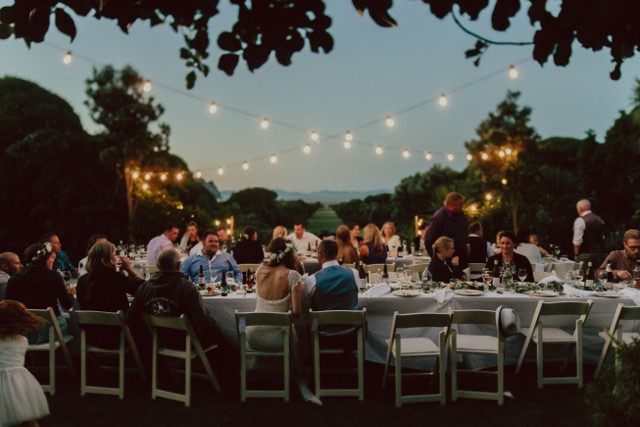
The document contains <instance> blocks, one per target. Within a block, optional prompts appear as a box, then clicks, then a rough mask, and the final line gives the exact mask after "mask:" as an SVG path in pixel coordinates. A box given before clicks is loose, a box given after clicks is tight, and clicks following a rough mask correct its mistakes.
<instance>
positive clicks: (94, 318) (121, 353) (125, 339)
mask: <svg viewBox="0 0 640 427" xmlns="http://www.w3.org/2000/svg"><path fill="white" fill-rule="evenodd" d="M73 317H74V319H75V320H76V323H77V324H78V327H79V328H80V395H81V396H84V395H85V394H87V393H95V394H106V395H115V396H118V397H119V398H120V399H123V398H124V374H125V356H126V354H127V353H128V352H130V353H131V355H132V356H133V359H134V360H135V363H136V366H137V370H138V373H139V375H140V378H141V379H142V381H145V380H146V376H145V372H144V366H143V365H142V360H141V359H140V354H139V353H138V348H137V346H136V343H135V341H134V340H133V336H132V335H131V331H130V330H129V327H128V326H127V325H126V323H125V322H124V313H123V312H122V310H118V311H117V312H116V313H111V312H106V311H91V310H76V311H74V312H73ZM96 325H101V326H112V327H114V328H119V329H120V334H119V335H120V344H119V346H118V347H117V348H105V347H100V346H97V345H93V344H89V343H87V328H86V327H87V326H89V327H91V326H96ZM97 332H99V331H96V333H95V335H97ZM93 334H94V333H91V332H89V335H93ZM91 353H94V354H97V355H109V354H110V355H118V387H106V386H96V385H88V384H87V354H91ZM99 367H102V366H99Z"/></svg>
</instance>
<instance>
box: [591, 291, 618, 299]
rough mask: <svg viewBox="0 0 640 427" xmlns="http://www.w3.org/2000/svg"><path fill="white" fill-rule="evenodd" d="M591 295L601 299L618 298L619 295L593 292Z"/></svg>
mask: <svg viewBox="0 0 640 427" xmlns="http://www.w3.org/2000/svg"><path fill="white" fill-rule="evenodd" d="M591 295H594V296H597V297H601V298H620V294H619V293H617V292H594V293H592V294H591Z"/></svg>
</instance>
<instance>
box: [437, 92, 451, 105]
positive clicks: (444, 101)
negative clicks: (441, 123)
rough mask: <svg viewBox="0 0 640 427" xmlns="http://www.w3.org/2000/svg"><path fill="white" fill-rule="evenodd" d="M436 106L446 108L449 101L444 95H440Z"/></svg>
mask: <svg viewBox="0 0 640 427" xmlns="http://www.w3.org/2000/svg"><path fill="white" fill-rule="evenodd" d="M438 104H440V105H441V106H442V107H446V106H447V104H449V99H448V98H447V95H445V94H444V93H442V94H440V98H439V99H438Z"/></svg>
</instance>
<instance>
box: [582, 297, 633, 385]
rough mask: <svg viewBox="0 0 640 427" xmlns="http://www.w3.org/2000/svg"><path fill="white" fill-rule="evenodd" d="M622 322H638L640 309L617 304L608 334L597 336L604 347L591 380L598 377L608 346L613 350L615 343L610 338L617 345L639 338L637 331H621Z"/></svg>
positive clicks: (602, 333) (603, 333)
mask: <svg viewBox="0 0 640 427" xmlns="http://www.w3.org/2000/svg"><path fill="white" fill-rule="evenodd" d="M624 320H640V307H628V306H625V305H624V304H623V303H620V304H618V308H617V309H616V313H615V315H614V316H613V321H612V322H611V327H610V328H609V333H605V332H600V334H599V335H600V336H601V337H602V338H604V347H603V348H602V353H601V354H600V360H599V361H598V366H597V368H596V372H595V373H594V374H593V378H598V375H600V370H601V369H602V365H603V364H604V360H605V359H606V357H607V353H608V351H609V348H610V346H611V345H613V347H614V348H615V347H616V342H615V341H613V340H612V339H611V337H614V338H615V339H616V341H617V342H618V343H625V344H629V343H631V342H632V341H633V339H634V338H640V333H639V332H637V331H636V332H623V331H622V325H620V321H624ZM616 361H617V358H616Z"/></svg>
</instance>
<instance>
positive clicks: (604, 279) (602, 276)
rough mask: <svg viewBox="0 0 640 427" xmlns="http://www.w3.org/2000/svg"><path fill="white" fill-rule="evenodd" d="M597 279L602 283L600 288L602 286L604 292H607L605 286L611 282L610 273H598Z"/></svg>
mask: <svg viewBox="0 0 640 427" xmlns="http://www.w3.org/2000/svg"><path fill="white" fill-rule="evenodd" d="M596 279H598V281H599V282H600V286H602V290H605V286H604V285H606V284H607V281H609V273H607V272H606V271H604V270H603V271H601V272H599V273H598V275H597V277H596Z"/></svg>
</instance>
